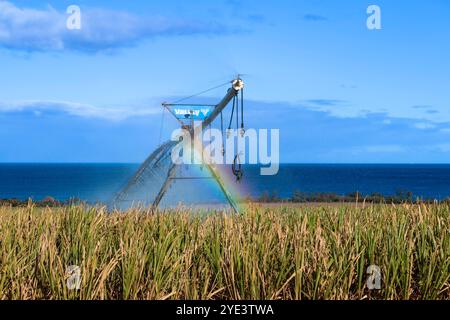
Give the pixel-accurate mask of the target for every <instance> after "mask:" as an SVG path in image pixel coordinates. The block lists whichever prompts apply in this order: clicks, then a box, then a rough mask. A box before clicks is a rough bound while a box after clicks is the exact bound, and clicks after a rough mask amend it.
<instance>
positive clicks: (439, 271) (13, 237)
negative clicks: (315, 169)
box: [0, 203, 450, 299]
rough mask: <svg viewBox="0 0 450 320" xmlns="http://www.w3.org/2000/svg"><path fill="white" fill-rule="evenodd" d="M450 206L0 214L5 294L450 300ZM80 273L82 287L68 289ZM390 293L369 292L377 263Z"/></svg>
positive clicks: (23, 210)
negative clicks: (76, 271) (73, 271)
mask: <svg viewBox="0 0 450 320" xmlns="http://www.w3.org/2000/svg"><path fill="white" fill-rule="evenodd" d="M449 212H450V205H448V204H445V203H444V204H401V205H395V204H390V205H387V204H377V205H375V204H359V205H337V206H336V205H334V206H327V205H325V204H324V205H320V206H311V207H309V206H301V207H299V206H289V205H285V206H276V207H275V206H272V207H268V206H267V207H265V206H264V205H258V204H254V205H251V204H249V205H247V206H246V208H245V209H244V210H243V212H242V213H241V214H239V215H235V214H226V213H223V212H222V213H221V212H216V213H214V212H193V211H190V210H187V209H182V208H180V209H177V210H172V211H166V212H164V211H158V212H155V211H153V210H150V209H148V210H145V209H136V210H130V211H128V212H112V213H111V212H107V211H106V209H105V208H103V207H87V206H65V207H57V208H51V207H47V208H37V207H35V206H34V205H33V204H32V203H29V204H28V205H27V206H26V207H18V208H13V207H11V206H3V207H0V298H1V299H449V298H450V285H449V278H450V233H449V230H450V215H449ZM73 265H75V266H78V267H79V270H80V274H81V278H80V286H79V289H74V288H71V287H70V286H68V280H70V279H69V278H70V277H71V274H69V273H68V267H69V266H73ZM371 265H376V266H378V267H379V269H380V272H381V289H379V290H377V289H374V290H369V288H368V286H367V279H368V277H369V275H368V274H367V268H368V267H369V266H371Z"/></svg>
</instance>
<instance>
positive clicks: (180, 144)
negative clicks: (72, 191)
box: [112, 76, 245, 213]
mask: <svg viewBox="0 0 450 320" xmlns="http://www.w3.org/2000/svg"><path fill="white" fill-rule="evenodd" d="M225 86H228V87H229V88H228V89H227V91H226V94H225V96H224V97H223V98H222V99H221V100H220V101H219V102H218V103H217V104H192V103H189V104H187V103H183V102H185V101H186V100H188V99H191V98H195V97H197V96H200V95H202V94H204V93H207V92H209V91H212V90H214V89H219V88H220V87H225ZM229 105H231V108H232V109H231V116H230V119H229V121H227V123H224V120H225V119H224V118H225V117H224V110H225V108H227V106H229ZM162 107H163V112H167V111H168V112H169V113H170V114H171V115H172V116H173V117H174V118H175V119H176V121H177V122H178V124H179V125H180V130H179V131H180V132H182V134H181V135H180V139H179V140H169V141H167V142H165V143H162V144H160V145H159V147H157V148H156V150H154V151H153V152H152V153H151V154H150V156H149V157H148V158H147V159H146V160H145V161H144V162H143V163H142V165H141V166H140V167H139V169H138V170H137V172H136V173H135V174H134V176H133V177H132V178H131V179H130V180H129V181H128V183H127V184H126V185H125V187H124V188H122V190H121V191H120V192H118V193H117V194H116V195H115V197H114V199H113V204H112V205H113V207H114V208H117V209H127V208H131V207H133V206H137V205H139V206H146V207H148V206H151V207H153V208H157V207H160V206H161V207H171V206H176V205H180V204H185V203H187V202H189V201H191V203H192V204H193V205H199V204H201V203H203V202H204V201H205V199H199V198H200V197H201V196H202V195H204V193H203V192H202V191H201V189H202V188H214V189H215V190H216V192H215V196H216V197H217V196H218V197H219V198H221V199H222V201H223V203H222V204H224V205H226V207H228V208H231V210H232V211H234V212H236V213H237V212H239V209H238V205H237V203H236V200H235V198H236V197H235V196H233V195H232V194H231V193H230V191H229V188H228V186H227V185H226V183H225V182H224V178H223V174H222V173H221V170H218V166H217V165H216V164H215V163H214V161H205V159H203V157H204V154H205V153H207V152H205V147H204V146H203V144H201V145H200V146H198V145H197V146H194V144H195V141H196V139H198V136H203V134H204V133H205V131H206V130H208V129H211V125H212V124H213V122H215V121H216V122H219V126H220V133H221V138H222V148H221V150H220V151H219V152H220V153H221V155H220V156H221V157H223V159H225V156H226V153H227V152H230V150H225V146H224V143H223V141H224V140H225V138H227V139H228V138H230V132H231V130H232V126H233V130H234V126H235V127H236V132H238V134H240V135H241V137H244V134H245V129H244V81H243V80H242V79H241V77H240V76H237V77H236V78H235V79H234V80H232V81H231V82H230V81H228V82H226V83H224V84H222V85H219V86H216V87H214V88H210V89H208V90H205V91H202V92H200V93H198V94H195V95H192V96H189V97H187V98H184V99H181V100H178V101H175V102H173V103H163V104H162ZM162 122H164V117H163V120H162ZM224 124H228V126H227V129H226V130H224V128H225V126H224ZM161 126H163V123H161ZM187 142H189V143H190V144H191V148H190V150H189V151H190V157H191V159H192V160H193V161H192V162H191V163H189V164H186V163H185V162H177V161H174V160H173V158H174V155H175V154H174V153H176V154H177V155H178V154H180V155H181V156H182V157H184V158H185V157H186V154H184V155H183V153H186V144H189V143H187ZM180 150H182V151H181V152H180ZM208 151H210V150H208ZM216 152H217V150H216ZM232 152H233V155H232V159H233V161H232V164H230V165H229V166H230V167H231V168H230V169H231V170H230V171H231V173H232V174H233V179H234V181H235V182H236V181H237V182H239V181H240V180H241V179H242V178H243V170H242V164H241V160H240V158H239V152H238V150H237V148H233V150H232ZM198 155H200V157H201V158H202V159H201V160H202V161H200V165H196V164H193V163H196V161H195V159H194V158H196V156H198ZM216 207H217V205H216Z"/></svg>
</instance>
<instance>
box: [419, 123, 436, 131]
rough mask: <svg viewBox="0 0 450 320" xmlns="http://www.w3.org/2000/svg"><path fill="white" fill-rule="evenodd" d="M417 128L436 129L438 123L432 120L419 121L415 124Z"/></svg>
mask: <svg viewBox="0 0 450 320" xmlns="http://www.w3.org/2000/svg"><path fill="white" fill-rule="evenodd" d="M414 126H415V127H416V128H417V129H422V130H426V129H434V128H436V125H435V124H433V123H430V122H419V123H416V124H415V125H414Z"/></svg>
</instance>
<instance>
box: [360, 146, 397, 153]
mask: <svg viewBox="0 0 450 320" xmlns="http://www.w3.org/2000/svg"><path fill="white" fill-rule="evenodd" d="M363 150H364V152H369V153H398V152H404V151H406V149H405V147H404V146H400V145H373V146H366V147H364V148H363Z"/></svg>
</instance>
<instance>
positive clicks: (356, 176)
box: [0, 164, 450, 202]
mask: <svg viewBox="0 0 450 320" xmlns="http://www.w3.org/2000/svg"><path fill="white" fill-rule="evenodd" d="M137 168H138V165H137V164H0V198H19V199H24V200H25V199H27V198H29V197H32V198H33V199H35V200H41V199H43V198H44V197H46V196H51V197H54V198H56V199H59V200H65V199H68V198H72V197H76V198H80V199H83V200H86V201H90V202H98V201H107V200H109V199H110V198H111V197H112V195H113V194H114V193H115V192H117V191H118V190H119V189H120V188H121V187H122V186H123V185H124V184H125V183H126V182H127V180H128V179H129V178H130V177H131V176H132V175H133V173H134V172H135V171H136V169H137ZM240 189H242V190H245V191H243V192H245V193H246V194H245V195H250V196H254V197H257V196H260V195H261V194H262V193H263V192H265V191H268V192H276V193H277V195H278V196H279V197H283V198H287V197H291V196H292V193H293V192H294V191H295V190H299V191H303V192H307V193H315V192H324V193H336V194H340V195H345V194H348V193H351V192H355V191H359V192H361V193H362V194H371V193H374V192H377V193H381V194H383V195H394V194H395V193H396V192H398V191H411V192H412V193H413V194H414V195H415V196H418V197H423V198H435V199H443V198H447V197H450V165H400V164H395V165H387V164H382V165H381V164H380V165H355V164H348V165H333V164H330V165H328V164H327V165H325V164H323V165H308V164H298V165H297V164H286V165H281V167H280V171H279V173H278V175H276V176H260V175H259V167H257V166H246V167H245V168H244V179H243V181H242V186H241V188H240Z"/></svg>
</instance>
